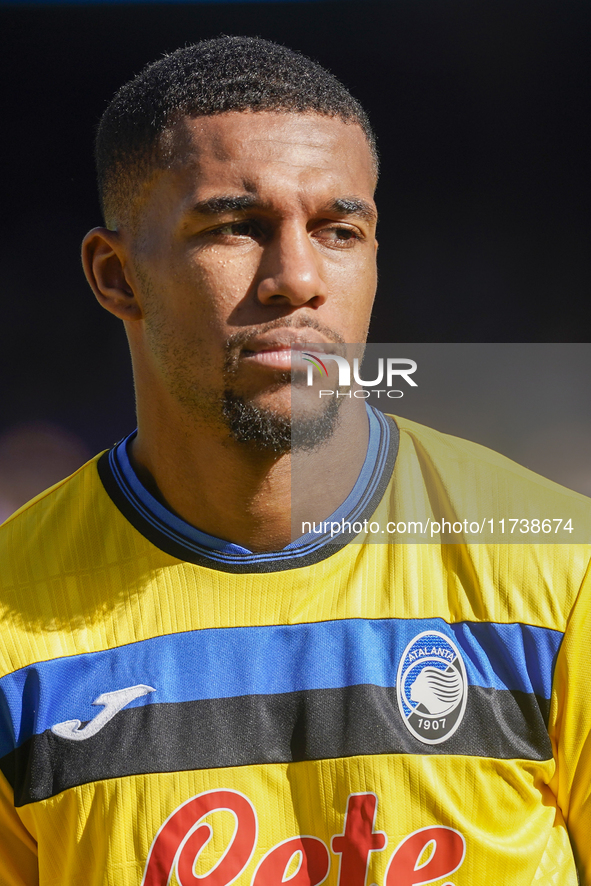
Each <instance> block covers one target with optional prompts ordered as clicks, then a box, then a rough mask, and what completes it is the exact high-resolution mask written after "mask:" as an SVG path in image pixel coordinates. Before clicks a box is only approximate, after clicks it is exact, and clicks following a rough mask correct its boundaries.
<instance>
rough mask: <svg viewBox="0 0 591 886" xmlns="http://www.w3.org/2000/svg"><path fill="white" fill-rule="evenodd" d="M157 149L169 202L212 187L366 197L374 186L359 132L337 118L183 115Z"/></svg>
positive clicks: (202, 194) (205, 194)
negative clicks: (164, 157) (162, 154)
mask: <svg viewBox="0 0 591 886" xmlns="http://www.w3.org/2000/svg"><path fill="white" fill-rule="evenodd" d="M162 147H163V149H164V152H165V154H166V155H167V157H168V165H167V169H166V171H165V172H164V174H163V178H164V180H161V181H160V182H159V185H160V187H158V186H157V187H156V190H161V189H162V188H163V187H164V188H167V189H168V192H169V196H170V198H171V199H175V200H176V201H178V200H179V199H180V200H181V201H182V200H183V199H184V198H185V197H186V199H187V200H192V199H194V198H198V199H209V198H210V197H212V196H216V194H218V193H256V194H258V195H260V196H262V197H263V198H269V199H271V200H272V198H273V197H275V198H277V199H280V200H281V199H288V197H291V198H294V197H296V196H298V195H299V196H300V197H301V198H302V199H313V198H314V196H317V197H318V198H319V199H327V198H330V197H332V196H343V195H345V194H346V195H357V196H361V197H364V198H365V199H369V200H371V198H372V195H373V191H374V188H375V170H374V163H373V158H372V155H371V151H370V148H369V145H368V142H367V139H366V137H365V134H364V133H363V130H362V129H361V127H360V126H359V125H358V124H357V123H353V122H351V123H346V122H345V121H344V120H341V119H340V118H337V117H328V116H325V115H321V114H316V113H282V112H270V111H264V112H248V111H245V112H236V111H232V112H227V113H223V114H217V115H214V116H211V117H196V118H188V117H184V118H182V119H181V120H180V121H178V123H177V124H176V125H175V126H174V127H173V129H171V130H170V131H169V132H168V133H166V134H165V137H164V143H163V145H162ZM228 189H229V190H228ZM173 194H174V196H173Z"/></svg>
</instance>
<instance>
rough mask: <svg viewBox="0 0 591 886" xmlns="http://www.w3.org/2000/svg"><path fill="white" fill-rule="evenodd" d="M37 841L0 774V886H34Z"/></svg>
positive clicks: (37, 867) (36, 874) (37, 877)
mask: <svg viewBox="0 0 591 886" xmlns="http://www.w3.org/2000/svg"><path fill="white" fill-rule="evenodd" d="M38 883H39V865H38V859H37V843H36V841H35V840H34V839H33V837H32V836H31V834H30V833H29V831H28V830H27V829H26V828H25V826H24V824H23V823H22V821H21V819H20V818H19V816H18V813H17V811H16V809H15V808H14V799H13V792H12V788H11V787H10V785H9V784H8V782H7V780H6V778H5V776H4V774H3V773H0V886H37V884H38Z"/></svg>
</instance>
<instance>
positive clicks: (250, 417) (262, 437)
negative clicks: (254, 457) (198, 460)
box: [222, 390, 340, 456]
mask: <svg viewBox="0 0 591 886" xmlns="http://www.w3.org/2000/svg"><path fill="white" fill-rule="evenodd" d="M339 406H340V403H339V401H338V399H337V398H331V399H329V400H327V401H326V402H325V403H324V404H323V408H322V411H321V412H320V413H318V414H316V415H308V416H303V417H301V418H300V417H298V419H297V420H295V421H294V420H292V416H291V415H285V414H284V413H281V412H278V411H275V410H272V409H266V408H263V407H260V406H257V405H256V404H254V403H252V402H249V401H248V400H245V398H244V397H242V396H240V395H239V394H236V393H235V392H234V391H232V390H226V391H225V392H224V398H223V401H222V415H223V417H224V421H225V422H226V425H227V427H228V429H229V431H230V435H231V436H232V438H233V439H234V440H237V441H238V442H239V443H245V444H250V445H251V446H253V448H255V449H257V450H259V451H264V452H268V453H269V454H274V455H277V456H279V455H287V453H289V452H291V451H293V450H302V451H311V450H313V449H316V448H317V447H319V446H321V445H322V444H323V443H325V442H326V441H327V440H329V439H330V438H331V437H332V435H333V434H334V432H335V429H336V427H337V423H338V420H339Z"/></svg>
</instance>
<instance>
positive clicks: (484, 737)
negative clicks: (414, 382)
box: [0, 37, 591, 886]
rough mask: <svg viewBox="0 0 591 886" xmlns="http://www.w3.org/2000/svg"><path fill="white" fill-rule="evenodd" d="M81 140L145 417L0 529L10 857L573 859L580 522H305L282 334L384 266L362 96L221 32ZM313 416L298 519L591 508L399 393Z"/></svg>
mask: <svg viewBox="0 0 591 886" xmlns="http://www.w3.org/2000/svg"><path fill="white" fill-rule="evenodd" d="M97 159H98V168H99V182H100V188H101V196H102V201H103V208H104V213H105V222H106V227H104V228H96V229H94V230H93V231H91V232H90V233H89V234H88V235H87V237H86V238H85V241H84V246H83V261H84V267H85V270H86V274H87V277H88V280H89V282H90V284H91V286H92V288H93V290H94V292H95V294H96V296H97V298H98V299H99V301H100V302H101V304H102V305H103V306H104V307H105V308H107V310H109V311H111V312H112V313H113V314H115V315H116V316H118V317H120V318H121V319H122V320H123V321H124V323H125V328H126V332H127V335H128V339H129V344H130V350H131V355H132V361H133V368H134V378H135V385H136V395H137V411H138V431H137V434H132V435H130V437H129V438H127V439H126V440H125V441H123V442H121V443H120V444H118V445H117V446H116V447H114V449H113V450H112V451H111V452H110V453H106V454H103V455H102V456H101V457H99V458H98V459H95V460H93V461H92V462H90V463H89V464H87V465H86V466H84V467H83V468H81V469H80V471H78V473H77V474H75V475H74V476H73V477H72V478H70V479H68V480H66V481H64V482H63V483H62V484H58V486H56V487H54V488H53V489H52V490H49V491H48V492H47V493H45V494H43V495H42V496H40V497H38V498H37V499H36V500H35V501H34V502H33V503H31V504H30V505H28V506H25V508H24V509H22V510H21V511H20V512H19V513H17V515H15V516H14V517H13V518H12V519H11V520H9V521H8V522H7V523H6V524H5V525H4V527H3V529H2V532H1V533H0V537H1V540H0V545H1V548H0V550H1V562H2V566H1V572H0V587H1V589H2V595H1V600H2V607H3V617H4V636H3V639H2V644H1V646H0V665H1V668H2V671H1V673H2V676H1V677H0V691H1V693H2V700H3V705H2V725H1V732H0V737H1V740H2V743H3V746H2V750H1V752H0V755H1V760H0V765H1V769H2V781H1V783H0V784H1V789H2V795H1V796H2V800H1V805H0V827H1V829H2V830H1V840H2V850H1V856H0V882H1V883H2V884H10V886H15V884H19V886H22V884H27V886H28V884H33V883H38V882H39V883H41V884H57V883H59V884H70V883H72V884H73V883H76V884H78V883H84V884H103V883H104V884H117V886H127V884H139V883H143V884H145V886H156V884H159V886H164V884H178V886H186V884H195V883H198V882H199V883H202V884H211V886H213V884H216V886H226V884H230V883H234V882H236V883H240V884H252V886H275V884H277V886H278V884H281V883H285V882H290V883H292V884H293V886H316V884H320V883H322V882H325V881H326V882H327V883H332V884H337V883H338V884H340V886H345V884H347V886H365V884H368V886H369V884H372V883H376V884H379V886H382V884H386V886H411V884H419V883H437V884H440V886H441V884H443V883H451V882H453V883H454V884H455V886H468V884H470V886H473V884H475V883H503V884H505V883H506V884H509V883H510V884H513V883H515V884H530V883H536V884H542V883H547V884H550V883H560V884H575V883H576V882H577V872H576V868H578V872H579V873H578V876H579V877H580V879H581V882H590V881H591V853H590V850H589V845H588V839H587V836H588V834H589V833H590V832H591V802H590V798H589V790H590V789H589V772H590V764H589V751H588V747H589V734H590V729H589V727H590V723H591V716H590V714H589V711H588V710H587V709H586V706H585V704H584V696H585V680H586V672H587V670H588V665H587V650H588V643H589V637H590V632H589V623H590V622H589V592H590V585H589V581H588V580H587V581H585V573H586V570H587V568H588V564H589V557H590V554H591V548H590V547H589V546H584V545H564V544H552V545H550V544H548V545H544V544H536V545H534V544H519V545H494V544H482V545H473V544H468V543H466V541H465V540H462V541H461V543H457V541H456V543H453V544H445V543H444V544H440V543H438V544H427V545H425V544H412V545H410V544H407V545H404V544H396V545H383V544H376V543H373V542H375V539H372V538H370V534H371V532H375V530H372V529H371V527H370V530H369V531H368V530H367V527H366V528H365V529H364V530H363V531H362V532H358V533H355V532H354V531H353V532H349V535H347V532H346V531H345V530H344V529H343V533H342V536H344V537H341V538H340V540H337V541H336V542H335V541H333V540H332V539H331V536H330V534H328V533H323V532H322V531H321V532H320V533H316V534H315V533H314V532H312V533H308V535H306V536H303V537H302V538H297V539H295V540H294V541H292V538H291V518H290V483H291V475H290V452H289V450H290V443H291V424H290V422H291V407H292V390H291V386H290V368H291V359H292V356H291V355H292V349H293V353H294V355H295V357H296V358H297V354H298V352H299V351H302V350H303V349H306V354H309V353H312V355H314V354H315V353H317V354H321V353H322V351H325V352H328V353H329V354H334V353H336V351H337V350H338V348H340V347H342V344H343V343H346V342H353V343H355V342H362V341H364V339H365V336H366V332H367V326H368V321H369V316H370V311H371V306H372V300H373V296H374V290H375V284H376V273H375V253H376V240H375V225H376V210H375V205H374V202H373V191H374V187H375V181H376V173H377V160H376V151H375V145H374V140H373V135H372V133H371V130H370V128H369V124H368V122H367V118H366V116H365V114H364V113H363V111H362V109H361V108H360V107H359V105H358V104H357V102H356V101H355V100H354V99H352V98H351V96H350V95H349V94H348V93H347V91H346V90H345V89H344V87H342V85H341V84H339V83H338V82H337V81H335V80H334V78H332V77H331V76H330V75H329V74H328V73H327V72H326V71H323V70H322V69H321V68H319V66H318V65H316V64H315V63H312V62H310V61H309V60H307V59H305V58H303V57H302V56H300V55H299V54H296V53H292V52H291V51H289V50H286V49H284V48H283V47H279V46H276V45H274V44H270V43H267V42H265V41H262V40H258V39H250V38H249V39H246V38H229V37H224V38H220V39H218V40H213V41H208V42H205V43H201V44H197V45H196V46H193V47H188V48H186V49H183V50H179V51H178V52H176V53H173V54H172V55H170V56H168V57H166V58H164V59H162V60H161V61H159V62H157V63H155V64H154V65H152V66H150V67H148V68H147V69H146V70H145V71H144V72H142V73H141V74H140V75H139V76H138V77H137V78H136V79H135V80H134V81H132V82H131V83H129V84H127V85H126V86H124V87H123V88H122V90H120V92H119V93H118V94H117V96H116V97H115V99H114V100H113V102H112V103H111V105H110V106H109V108H108V109H107V111H106V112H105V115H104V117H103V120H102V122H101V127H100V129H99V133H98V139H97ZM311 348H313V350H312V351H310V349H311ZM327 362H330V361H327ZM294 368H295V369H296V370H297V366H296V367H294ZM301 374H302V373H300V372H299V371H296V372H295V374H294V376H295V377H294V380H295V381H297V378H298V377H301ZM296 387H297V385H296ZM301 387H302V385H301V384H300V388H301ZM304 387H305V386H304ZM343 393H346V391H343ZM294 396H296V398H297V391H296V392H295V394H294ZM344 400H346V397H344V398H343V401H344ZM310 402H311V401H310ZM351 402H353V401H351ZM300 431H301V432H302V443H301V446H302V451H303V452H304V453H306V459H307V461H306V464H307V466H308V467H309V474H307V475H306V476H305V477H303V478H302V484H303V485H304V487H305V490H304V491H305V498H306V507H307V508H308V511H307V513H308V514H309V515H310V516H311V518H312V519H313V520H319V521H322V520H326V518H328V519H329V522H330V517H331V516H334V515H335V514H336V515H338V516H339V519H341V518H342V519H343V521H344V523H343V525H344V524H345V523H346V522H347V521H351V520H353V522H354V524H355V521H357V522H358V523H359V524H360V525H364V521H365V523H366V522H367V520H368V519H370V518H373V522H376V521H378V525H380V526H381V525H386V524H387V521H391V520H392V517H393V516H394V517H395V516H396V515H399V514H400V513H403V512H404V508H405V507H406V508H407V509H408V503H409V502H414V503H416V504H417V506H418V505H419V504H420V505H421V506H428V507H429V508H430V509H431V511H430V513H431V515H432V516H433V517H434V518H439V519H440V520H442V519H443V518H449V517H450V516H451V517H452V518H453V519H455V517H458V519H463V518H464V516H465V515H466V516H468V515H467V513H465V512H466V511H467V510H468V507H469V505H470V504H471V502H472V501H475V502H477V501H478V500H479V498H482V497H483V496H484V495H485V494H486V495H487V496H488V499H487V501H488V500H489V499H490V501H491V507H493V505H494V506H495V507H497V508H498V507H500V506H502V507H505V508H507V509H508V508H510V507H511V506H512V505H513V504H514V503H515V502H516V501H528V502H533V503H534V505H536V506H537V505H540V506H542V504H543V505H547V506H548V507H555V508H556V509H558V510H560V511H561V513H564V514H567V513H569V514H570V515H571V516H572V519H573V520H574V521H575V522H577V521H578V522H579V523H582V522H583V521H585V520H588V505H587V502H586V500H585V499H583V497H582V496H578V495H576V494H574V493H570V492H567V491H566V490H562V489H561V488H560V487H557V486H555V485H554V484H551V483H549V482H547V481H543V480H541V478H536V477H535V476H534V475H532V474H530V473H529V472H527V471H525V470H524V469H521V468H519V467H518V466H516V465H513V464H512V463H510V462H508V461H507V460H506V459H503V458H502V457H500V456H497V455H496V454H495V453H491V452H490V451H488V450H485V449H483V448H482V447H478V446H475V445H473V444H469V443H466V442H465V441H457V440H454V439H453V438H446V437H444V436H443V435H441V434H438V433H436V432H434V431H430V430H429V429H426V428H421V427H420V426H418V425H414V424H413V423H412V422H404V421H402V420H400V421H398V422H397V423H394V422H393V421H392V420H390V419H388V418H386V417H384V416H383V415H382V414H381V413H376V412H374V411H372V410H370V411H366V410H365V409H361V410H358V409H346V408H336V409H335V408H331V407H328V406H325V405H322V406H315V405H314V404H312V405H311V406H310V405H309V404H308V401H306V402H305V403H304V406H303V407H302V418H301V422H300ZM337 458H338V462H337ZM491 489H492V490H493V493H491V492H490V490H491ZM516 490H517V491H516ZM495 497H496V498H495ZM499 501H501V505H499ZM495 502H496V504H495ZM532 506H533V505H532ZM552 515H553V514H551V513H550V514H544V516H552ZM511 516H513V514H512V515H511ZM333 522H334V521H333ZM355 525H356V524H355ZM372 525H373V524H372ZM534 540H536V541H537V540H538V539H537V538H536V539H534ZM347 541H349V542H350V543H348V544H347V543H343V542H347ZM528 541H529V539H528ZM353 542H354V543H353ZM567 685H568V690H569V691H568V693H567V692H566V687H567ZM571 843H572V845H571ZM450 877H453V881H452V880H450V879H449V878H450Z"/></svg>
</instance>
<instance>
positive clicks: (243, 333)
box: [226, 317, 345, 357]
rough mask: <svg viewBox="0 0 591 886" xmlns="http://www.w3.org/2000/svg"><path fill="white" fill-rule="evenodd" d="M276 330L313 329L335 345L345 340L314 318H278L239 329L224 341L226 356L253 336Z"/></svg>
mask: <svg viewBox="0 0 591 886" xmlns="http://www.w3.org/2000/svg"><path fill="white" fill-rule="evenodd" d="M277 329H314V330H315V331H316V332H319V333H320V335H322V336H323V337H324V338H326V339H327V341H331V342H335V343H336V344H344V343H345V339H344V338H343V337H342V335H339V333H338V332H336V330H334V329H331V328H330V326H326V325H325V324H324V323H320V322H319V321H318V320H316V319H315V318H314V317H293V318H292V317H279V318H278V319H277V320H271V321H270V322H269V323H261V324H260V326H249V327H247V328H246V329H241V330H239V331H238V332H235V333H234V334H233V335H231V336H229V337H228V338H227V339H226V354H227V356H228V357H230V355H231V354H232V352H233V351H236V350H238V349H240V348H241V347H242V346H243V345H244V344H246V342H248V341H249V340H250V339H251V338H252V337H253V336H255V335H262V334H264V333H266V332H274V331H275V330H277Z"/></svg>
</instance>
